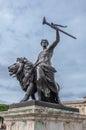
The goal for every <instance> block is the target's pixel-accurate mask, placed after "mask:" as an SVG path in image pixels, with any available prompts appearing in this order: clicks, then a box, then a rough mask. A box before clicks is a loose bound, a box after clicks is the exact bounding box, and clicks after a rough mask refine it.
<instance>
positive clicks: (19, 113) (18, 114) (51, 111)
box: [0, 101, 86, 130]
mask: <svg viewBox="0 0 86 130" xmlns="http://www.w3.org/2000/svg"><path fill="white" fill-rule="evenodd" d="M63 108H64V109H63ZM0 116H3V117H4V119H5V123H6V130H86V116H85V115H80V114H79V112H78V109H76V108H69V107H65V106H62V105H56V104H52V103H44V102H39V101H29V102H25V103H18V104H12V105H10V109H9V110H8V111H6V112H3V113H0Z"/></svg>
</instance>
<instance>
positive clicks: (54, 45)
mask: <svg viewBox="0 0 86 130" xmlns="http://www.w3.org/2000/svg"><path fill="white" fill-rule="evenodd" d="M59 41H60V36H59V31H58V29H57V30H56V40H55V41H54V42H53V43H52V44H51V45H50V46H49V48H48V50H53V49H54V48H55V47H56V46H57V44H58V43H59Z"/></svg>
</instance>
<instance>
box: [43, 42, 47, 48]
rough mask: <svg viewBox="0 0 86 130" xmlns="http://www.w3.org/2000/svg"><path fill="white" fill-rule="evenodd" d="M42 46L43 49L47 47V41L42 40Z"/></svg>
mask: <svg viewBox="0 0 86 130" xmlns="http://www.w3.org/2000/svg"><path fill="white" fill-rule="evenodd" d="M42 47H43V49H46V48H47V42H46V41H43V42H42Z"/></svg>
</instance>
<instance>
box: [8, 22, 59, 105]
mask: <svg viewBox="0 0 86 130" xmlns="http://www.w3.org/2000/svg"><path fill="white" fill-rule="evenodd" d="M51 28H55V29H56V39H55V41H54V42H53V43H52V44H51V45H49V47H48V44H49V43H48V41H47V40H46V39H43V40H42V41H41V46H42V48H43V50H42V51H41V52H40V53H39V56H38V59H37V61H36V63H34V64H33V63H31V62H30V61H29V60H28V59H26V58H25V57H20V58H17V60H16V63H14V64H13V65H11V66H9V67H8V70H9V73H10V75H11V76H13V77H16V78H17V80H18V81H19V83H20V85H21V88H22V89H23V90H24V91H25V92H26V94H25V97H24V98H23V99H22V100H21V102H24V101H27V100H28V99H29V97H30V96H31V97H32V99H36V98H35V93H36V92H37V93H38V99H39V100H40V101H45V102H51V103H57V104H60V100H59V89H60V87H59V85H58V83H57V82H56V81H55V76H54V75H55V72H56V70H55V68H54V67H53V66H52V65H51V58H52V56H53V52H54V49H55V47H56V46H57V44H58V43H59V40H60V36H59V30H58V28H57V26H56V25H54V24H52V25H51Z"/></svg>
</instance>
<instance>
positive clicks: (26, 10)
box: [0, 0, 86, 103]
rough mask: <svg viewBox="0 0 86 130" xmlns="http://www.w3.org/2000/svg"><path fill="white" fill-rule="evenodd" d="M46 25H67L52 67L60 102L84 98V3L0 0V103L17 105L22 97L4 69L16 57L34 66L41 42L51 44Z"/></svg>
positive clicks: (52, 35)
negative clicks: (28, 61) (44, 41)
mask: <svg viewBox="0 0 86 130" xmlns="http://www.w3.org/2000/svg"><path fill="white" fill-rule="evenodd" d="M44 16H45V17H46V19H47V21H48V22H53V23H57V24H62V25H67V26H68V28H65V29H64V28H62V29H63V30H64V31H66V32H68V33H70V34H72V35H74V36H75V37H77V40H74V39H72V38H70V37H68V36H66V35H64V34H62V33H60V42H59V44H58V46H57V47H56V48H55V51H54V55H53V58H52V64H53V66H54V67H55V68H56V70H57V73H56V76H55V78H56V81H57V82H58V83H59V85H60V87H61V90H60V98H61V100H62V101H63V100H81V99H82V98H83V97H84V96H86V58H85V57H86V43H85V42H86V1H85V0H51V1H50V0H43V1H42V0H34V1H30V0H0V103H14V102H19V101H20V100H21V99H22V98H23V97H24V95H25V93H24V92H23V91H22V90H21V87H20V85H19V83H18V81H17V80H16V79H15V78H12V77H10V76H9V73H8V66H9V65H11V64H13V63H14V62H15V61H16V58H17V57H26V58H28V59H29V60H30V61H31V62H33V63H35V61H36V59H37V56H38V54H39V52H40V51H41V46H40V42H41V39H48V41H49V43H50V44H51V43H52V42H53V41H54V40H55V30H53V29H51V28H50V27H48V26H47V25H42V19H43V17H44Z"/></svg>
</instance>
